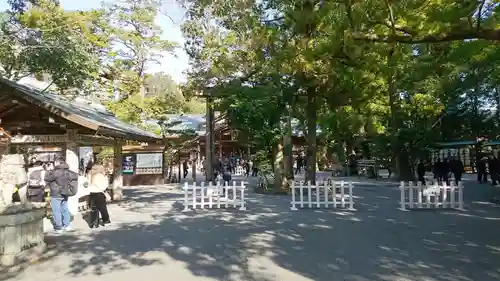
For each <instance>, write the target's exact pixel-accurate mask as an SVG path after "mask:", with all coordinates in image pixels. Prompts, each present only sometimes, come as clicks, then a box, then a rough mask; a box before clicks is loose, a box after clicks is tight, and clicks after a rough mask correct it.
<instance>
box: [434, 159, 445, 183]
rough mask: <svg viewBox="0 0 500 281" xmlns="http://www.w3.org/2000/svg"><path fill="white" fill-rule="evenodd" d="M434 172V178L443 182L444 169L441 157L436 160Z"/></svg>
mask: <svg viewBox="0 0 500 281" xmlns="http://www.w3.org/2000/svg"><path fill="white" fill-rule="evenodd" d="M432 170H433V171H432V172H433V173H434V178H435V179H436V180H438V181H439V182H441V181H442V180H443V175H442V173H441V172H442V170H443V162H441V158H438V159H437V160H436V162H434V167H433V169H432Z"/></svg>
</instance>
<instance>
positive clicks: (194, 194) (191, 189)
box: [183, 181, 246, 212]
mask: <svg viewBox="0 0 500 281" xmlns="http://www.w3.org/2000/svg"><path fill="white" fill-rule="evenodd" d="M245 188H246V186H245V182H243V181H242V182H241V183H240V184H239V185H238V184H236V182H235V181H233V183H232V185H230V184H229V183H228V182H225V183H223V184H222V183H220V182H217V183H216V184H213V183H212V182H209V183H208V185H206V184H205V183H204V182H202V183H201V185H199V186H198V185H197V184H196V182H195V183H192V184H189V183H185V184H184V188H183V189H184V210H183V212H187V211H189V210H190V208H192V209H196V208H200V209H205V208H210V209H212V208H217V209H220V208H221V207H224V208H228V207H231V206H232V207H233V208H237V207H239V210H240V211H244V210H246V204H245V200H246V199H245Z"/></svg>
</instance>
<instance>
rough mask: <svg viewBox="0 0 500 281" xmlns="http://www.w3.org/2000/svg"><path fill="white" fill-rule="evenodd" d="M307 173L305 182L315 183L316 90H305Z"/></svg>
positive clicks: (310, 88)
mask: <svg viewBox="0 0 500 281" xmlns="http://www.w3.org/2000/svg"><path fill="white" fill-rule="evenodd" d="M306 114H307V167H306V169H307V171H306V181H311V182H315V181H316V119H317V112H316V89H315V88H314V87H309V89H308V90H307V108H306Z"/></svg>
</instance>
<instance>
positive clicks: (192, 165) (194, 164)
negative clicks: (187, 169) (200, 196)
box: [191, 159, 198, 182]
mask: <svg viewBox="0 0 500 281" xmlns="http://www.w3.org/2000/svg"><path fill="white" fill-rule="evenodd" d="M196 161H198V159H195V160H194V161H192V162H191V175H192V177H193V181H194V182H196Z"/></svg>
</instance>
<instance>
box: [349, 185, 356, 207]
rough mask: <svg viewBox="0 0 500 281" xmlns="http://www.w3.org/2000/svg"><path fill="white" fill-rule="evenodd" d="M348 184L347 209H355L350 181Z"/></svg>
mask: <svg viewBox="0 0 500 281" xmlns="http://www.w3.org/2000/svg"><path fill="white" fill-rule="evenodd" d="M348 186H349V209H348V210H349V211H355V210H356V209H354V198H353V197H352V182H351V181H350V182H349V183H348Z"/></svg>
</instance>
